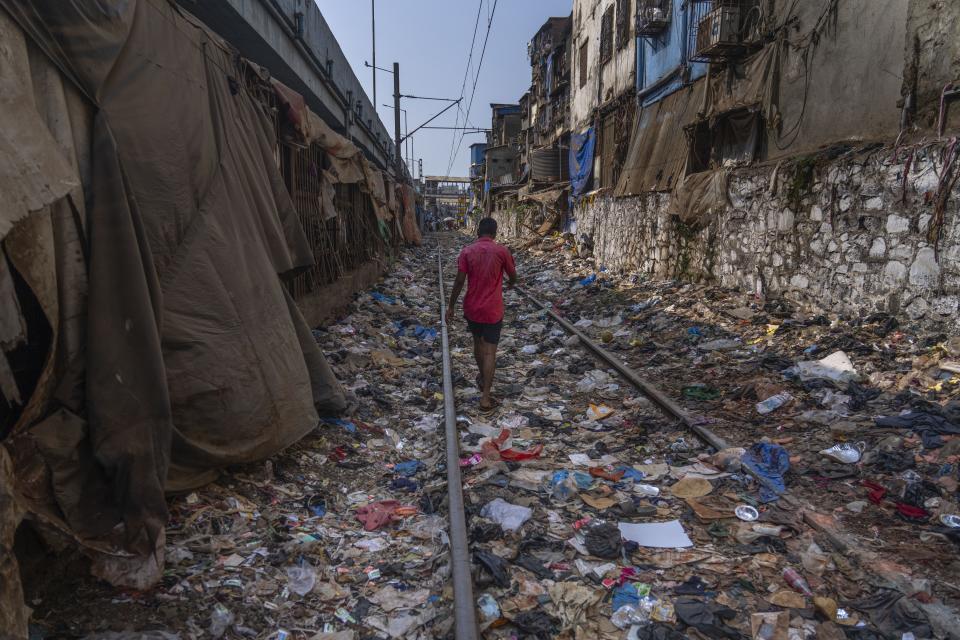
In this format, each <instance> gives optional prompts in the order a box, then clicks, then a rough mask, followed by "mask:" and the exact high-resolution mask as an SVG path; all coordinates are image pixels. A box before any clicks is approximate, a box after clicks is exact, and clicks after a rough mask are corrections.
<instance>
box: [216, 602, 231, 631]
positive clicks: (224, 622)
mask: <svg viewBox="0 0 960 640" xmlns="http://www.w3.org/2000/svg"><path fill="white" fill-rule="evenodd" d="M232 624H233V612H232V611H230V609H227V608H226V607H225V606H223V605H222V604H220V603H219V602H218V603H217V604H216V605H215V606H214V607H213V611H212V612H211V613H210V635H211V636H213V637H214V638H221V637H223V634H224V633H226V632H227V629H229V628H230V626H231V625H232Z"/></svg>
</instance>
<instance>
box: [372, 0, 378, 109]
mask: <svg viewBox="0 0 960 640" xmlns="http://www.w3.org/2000/svg"><path fill="white" fill-rule="evenodd" d="M370 30H371V32H372V35H373V38H372V41H373V66H372V67H371V68H370V71H371V72H373V110H374V111H376V110H377V0H370Z"/></svg>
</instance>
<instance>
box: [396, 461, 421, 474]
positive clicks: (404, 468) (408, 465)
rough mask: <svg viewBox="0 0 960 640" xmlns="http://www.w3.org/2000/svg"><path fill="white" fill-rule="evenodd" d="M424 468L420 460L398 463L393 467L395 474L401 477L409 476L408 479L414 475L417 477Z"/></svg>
mask: <svg viewBox="0 0 960 640" xmlns="http://www.w3.org/2000/svg"><path fill="white" fill-rule="evenodd" d="M423 468H424V464H423V463H422V462H420V461H419V460H407V461H406V462H398V463H397V464H395V465H394V466H393V472H394V473H395V474H397V475H399V476H407V477H408V478H409V477H410V476H412V475H416V473H417V472H418V471H420V469H423Z"/></svg>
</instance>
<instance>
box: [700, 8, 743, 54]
mask: <svg viewBox="0 0 960 640" xmlns="http://www.w3.org/2000/svg"><path fill="white" fill-rule="evenodd" d="M742 48H743V47H742V42H741V38H740V7H739V6H734V5H731V6H721V7H718V8H717V9H714V10H713V11H711V12H710V13H708V14H707V15H706V16H705V17H704V18H703V20H701V21H700V24H699V26H698V27H697V53H696V57H697V58H705V59H713V58H727V57H730V56H733V55H737V54H738V53H739V51H741V50H742Z"/></svg>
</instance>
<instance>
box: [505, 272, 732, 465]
mask: <svg viewBox="0 0 960 640" xmlns="http://www.w3.org/2000/svg"><path fill="white" fill-rule="evenodd" d="M513 288H514V289H516V290H517V292H518V293H520V294H521V295H523V296H525V297H526V298H527V299H528V300H530V301H531V302H532V303H533V304H535V305H536V306H538V307H540V308H541V309H543V310H544V311H546V312H547V313H548V314H550V317H552V318H553V319H554V320H556V321H557V322H558V323H560V326H561V327H563V328H564V329H566V330H567V331H568V332H569V333H572V334H573V335H575V336H577V338H579V339H580V343H581V344H582V345H583V346H585V347H586V348H587V349H589V350H590V351H592V352H593V353H594V355H596V356H597V357H598V358H600V359H601V360H603V361H604V362H606V363H607V364H608V365H610V366H611V367H613V368H614V369H616V371H617V373H619V374H620V375H622V376H623V377H624V378H626V379H627V380H629V381H630V383H631V384H633V386H635V387H636V388H637V389H639V390H640V391H641V392H642V393H643V394H644V395H645V396H647V397H648V398H650V400H652V401H653V402H654V404H656V405H657V406H658V407H660V408H661V409H663V410H664V411H665V412H666V413H668V414H669V415H671V416H673V417H674V418H676V419H677V420H679V421H680V422H681V423H683V425H684V426H685V427H686V428H687V429H689V430H690V431H692V432H693V433H695V434H696V435H697V436H698V437H699V438H700V439H701V440H703V441H704V442H706V443H707V444H709V445H710V446H711V447H713V448H714V449H716V450H717V451H720V450H722V449H726V448H728V447H729V445H728V444H727V442H726V441H725V440H724V439H723V438H721V437H720V436H718V435H717V434H715V433H714V432H713V431H711V430H710V429H707V428H706V427H704V426H703V425H701V424H697V422H696V421H695V420H694V419H693V418H691V417H690V414H688V413H687V412H686V411H684V410H683V408H682V407H680V405H678V404H677V403H676V402H674V401H673V400H671V399H670V398H669V397H667V396H666V395H665V394H664V393H663V392H662V391H660V389H658V388H657V387H656V386H654V385H653V384H652V383H650V382H649V381H647V380H644V379H643V378H641V377H640V376H639V375H637V372H636V371H634V370H633V369H631V368H630V367H628V366H627V365H625V364H624V363H623V362H622V361H621V360H620V359H619V358H615V357H614V356H613V354H611V353H610V352H609V351H607V350H606V349H604V348H603V347H601V346H600V345H598V344H597V343H596V342H594V341H593V340H591V339H590V338H589V337H588V336H587V335H586V334H585V333H584V332H582V331H580V329H578V328H577V327H575V326H573V324H571V323H570V322H568V321H567V320H566V319H565V318H563V317H562V316H560V315H559V314H558V313H557V312H556V311H554V310H553V307H552V306H551V305H548V304H546V303H544V302H541V301H539V300H537V299H536V298H534V297H533V294H531V293H530V292H529V291H527V290H526V289H524V288H523V287H521V286H519V285H515V286H514V287H513Z"/></svg>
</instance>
